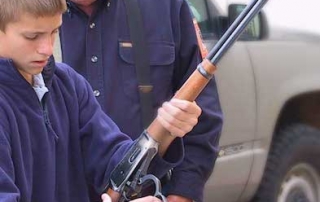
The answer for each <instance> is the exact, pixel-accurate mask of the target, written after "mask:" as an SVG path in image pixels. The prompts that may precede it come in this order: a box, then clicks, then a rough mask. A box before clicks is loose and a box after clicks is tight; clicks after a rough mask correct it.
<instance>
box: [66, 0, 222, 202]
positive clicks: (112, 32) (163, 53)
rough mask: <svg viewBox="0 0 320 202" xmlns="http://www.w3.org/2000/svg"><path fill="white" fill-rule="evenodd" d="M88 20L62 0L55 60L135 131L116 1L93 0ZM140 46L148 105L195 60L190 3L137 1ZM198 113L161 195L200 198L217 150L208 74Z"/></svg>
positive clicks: (127, 45)
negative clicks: (149, 87) (144, 47)
mask: <svg viewBox="0 0 320 202" xmlns="http://www.w3.org/2000/svg"><path fill="white" fill-rule="evenodd" d="M97 3H98V4H99V5H98V6H97V9H96V10H95V11H94V12H93V14H92V16H91V17H90V18H89V17H88V16H87V15H86V14H85V13H84V12H82V11H81V10H80V9H79V8H77V6H76V5H75V4H74V3H72V2H70V1H68V11H67V12H66V13H65V14H64V16H63V25H62V27H61V30H60V31H61V32H60V39H61V44H62V45H61V48H62V59H63V61H64V62H66V63H67V64H69V65H70V66H72V67H73V68H75V69H76V71H78V72H79V73H81V74H82V75H83V76H84V77H85V78H86V79H87V80H88V81H89V83H90V84H91V86H92V88H93V90H94V94H95V95H96V98H97V100H98V101H99V103H100V104H101V106H102V108H103V110H104V111H105V112H106V113H107V114H108V115H109V116H110V117H111V119H112V120H114V121H115V123H116V124H117V125H118V126H119V128H120V129H121V131H123V132H124V133H126V134H129V135H130V136H131V137H132V138H134V139H135V138H137V137H138V135H139V134H140V133H141V132H142V131H143V128H142V121H141V113H140V112H141V111H140V110H141V106H140V102H139V92H138V82H137V75H136V73H135V66H134V57H133V51H132V47H131V45H132V44H131V40H130V36H129V30H128V29H129V28H128V24H127V17H126V9H125V4H124V2H123V0H110V1H108V0H99V1H98V2H97ZM139 4H140V8H141V15H142V18H143V24H144V28H145V29H144V31H145V35H146V39H145V40H146V41H147V44H148V53H149V57H150V58H149V60H150V69H151V70H150V71H151V75H150V78H151V83H152V84H153V109H154V112H156V110H157V108H159V106H161V104H162V103H163V102H164V101H166V100H168V99H170V98H171V97H172V96H173V95H174V93H175V91H176V90H177V89H179V88H180V86H181V85H182V84H183V83H184V81H185V80H186V79H187V78H188V77H189V76H190V74H191V73H192V72H193V71H194V70H195V68H196V66H197V64H198V63H200V62H201V59H200V53H199V48H198V44H197V38H196V34H195V29H194V26H193V22H192V20H191V14H190V9H189V7H188V5H187V3H186V2H185V1H184V0H139ZM196 102H197V103H198V105H199V106H200V107H201V108H202V110H203V112H202V114H201V116H200V120H199V124H198V125H197V126H196V127H195V128H194V130H193V131H192V132H190V133H189V134H188V135H186V137H185V138H184V140H183V141H184V144H185V148H186V150H185V152H186V155H185V158H184V161H183V163H182V164H181V165H179V166H178V167H176V168H175V169H174V170H173V176H172V180H171V182H170V183H169V185H168V186H167V190H168V194H178V195H182V196H185V197H188V198H192V199H194V200H196V201H202V191H203V187H204V184H205V182H206V180H207V179H208V177H209V175H210V174H211V172H212V169H213V165H214V162H215V159H216V157H217V151H218V140H219V135H220V131H221V127H222V113H221V109H220V104H219V98H218V94H217V88H216V84H215V80H214V79H213V80H212V81H210V83H209V84H208V86H207V87H206V88H205V90H204V91H203V92H202V93H201V95H200V96H199V98H198V99H197V100H196Z"/></svg>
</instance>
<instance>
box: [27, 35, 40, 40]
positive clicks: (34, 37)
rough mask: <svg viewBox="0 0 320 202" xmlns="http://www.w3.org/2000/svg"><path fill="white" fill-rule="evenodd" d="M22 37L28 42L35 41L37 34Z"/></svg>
mask: <svg viewBox="0 0 320 202" xmlns="http://www.w3.org/2000/svg"><path fill="white" fill-rule="evenodd" d="M24 37H25V38H26V39H28V40H35V39H36V38H37V37H38V35H37V34H26V35H24Z"/></svg>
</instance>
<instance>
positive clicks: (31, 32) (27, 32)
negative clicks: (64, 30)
mask: <svg viewBox="0 0 320 202" xmlns="http://www.w3.org/2000/svg"><path fill="white" fill-rule="evenodd" d="M60 27H61V25H59V26H58V27H57V28H55V29H53V31H55V30H59V28H60ZM24 33H25V34H45V33H46V32H39V31H36V32H33V31H25V32H24Z"/></svg>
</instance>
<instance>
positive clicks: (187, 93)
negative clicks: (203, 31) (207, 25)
mask: <svg viewBox="0 0 320 202" xmlns="http://www.w3.org/2000/svg"><path fill="white" fill-rule="evenodd" d="M127 1H130V0H127ZM267 1H268V0H252V2H251V3H250V4H248V5H247V6H246V7H245V8H244V10H243V11H242V12H241V13H240V15H239V16H238V17H237V18H236V19H235V21H234V22H233V23H232V24H231V26H230V27H229V28H228V29H227V31H226V32H225V33H224V35H223V36H222V37H221V38H220V40H219V41H218V42H217V43H216V45H215V46H214V47H213V49H212V50H211V51H210V52H209V54H208V55H207V57H206V58H205V59H204V60H203V61H202V62H201V63H200V64H198V66H197V69H196V70H195V71H194V72H193V73H192V75H191V76H190V77H189V78H188V80H187V81H186V82H185V83H184V84H183V86H182V87H181V88H180V89H179V90H178V91H177V92H176V94H175V95H174V98H178V99H183V100H188V101H194V100H195V99H196V98H197V97H198V95H199V94H200V93H201V91H202V90H203V89H204V87H205V86H206V85H207V84H208V82H209V80H210V79H211V78H212V77H213V74H214V72H215V70H216V64H217V63H218V62H219V60H220V59H221V57H222V56H223V55H224V54H225V53H226V52H227V50H228V49H229V48H230V46H231V45H232V44H233V43H234V42H235V41H236V40H237V39H238V37H239V36H240V34H241V33H242V32H243V31H244V30H245V28H246V27H247V25H248V24H249V23H250V21H251V20H252V19H253V18H254V17H255V16H256V15H257V14H258V13H259V12H260V10H261V9H262V7H263V6H264V5H265V4H266V3H267ZM165 134H168V131H167V130H166V129H165V128H164V127H163V126H162V125H161V124H160V123H159V122H158V121H157V119H155V120H154V121H153V122H152V123H151V124H150V126H149V127H148V128H147V129H146V130H145V131H144V132H143V133H142V135H141V136H140V137H139V138H138V139H137V140H136V141H135V144H134V145H133V146H132V147H131V148H130V150H129V151H128V152H127V154H126V155H125V157H124V158H123V160H122V161H121V162H120V163H119V164H118V165H117V167H116V168H115V169H114V170H113V172H112V173H111V178H110V183H109V185H108V191H107V193H108V194H109V195H110V197H111V198H112V202H118V201H128V200H130V199H132V198H134V197H136V196H139V193H140V192H141V190H142V185H143V184H144V183H146V182H148V181H151V182H153V183H154V184H155V187H156V190H155V194H154V195H155V196H157V197H159V198H161V199H162V200H163V201H166V198H165V197H164V196H163V195H162V193H161V184H160V182H159V180H158V179H157V178H156V177H155V176H153V175H150V174H148V175H147V174H146V173H147V169H148V167H149V164H150V162H151V160H152V158H153V157H154V156H155V154H156V153H157V152H158V143H157V142H156V141H155V139H156V140H159V139H163V138H161V137H163V136H164V135H165ZM159 153H160V155H161V154H162V155H163V153H164V151H159Z"/></svg>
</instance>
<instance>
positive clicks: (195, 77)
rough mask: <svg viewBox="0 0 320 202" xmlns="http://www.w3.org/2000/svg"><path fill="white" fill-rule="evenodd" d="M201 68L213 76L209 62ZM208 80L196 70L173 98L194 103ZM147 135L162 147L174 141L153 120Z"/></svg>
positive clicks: (116, 198)
mask: <svg viewBox="0 0 320 202" xmlns="http://www.w3.org/2000/svg"><path fill="white" fill-rule="evenodd" d="M201 64H202V66H203V68H204V69H205V70H206V71H207V73H209V74H211V75H213V74H214V72H215V70H216V66H215V65H213V64H212V63H211V62H210V61H209V60H207V59H204V60H203V61H202V63H201ZM208 82H209V79H207V78H205V77H204V76H202V75H201V74H200V73H199V71H198V70H195V71H194V72H193V73H192V74H191V76H190V77H189V78H188V80H187V81H186V82H185V83H184V84H183V86H182V87H181V88H180V89H179V90H178V91H177V93H176V94H175V95H174V98H178V99H181V100H188V101H191V102H192V101H194V100H195V99H196V98H197V97H198V95H199V94H200V93H201V91H202V90H203V89H204V87H205V86H206V85H207V84H208ZM147 131H148V133H149V135H150V136H151V137H152V138H154V139H155V140H156V141H158V142H161V144H163V145H170V143H171V142H172V141H173V140H174V138H175V137H174V136H171V135H170V133H169V132H168V131H167V130H166V129H165V128H164V127H163V126H162V125H161V124H160V122H159V121H158V120H157V119H155V120H154V121H153V122H152V123H151V124H150V126H149V127H148V128H147ZM166 149H167V148H162V147H161V149H160V148H159V154H160V156H163V155H164V153H165V151H166ZM107 194H109V196H110V197H111V199H112V202H118V201H119V199H120V197H121V194H120V193H118V192H115V191H113V190H112V189H111V188H109V189H108V191H107Z"/></svg>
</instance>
